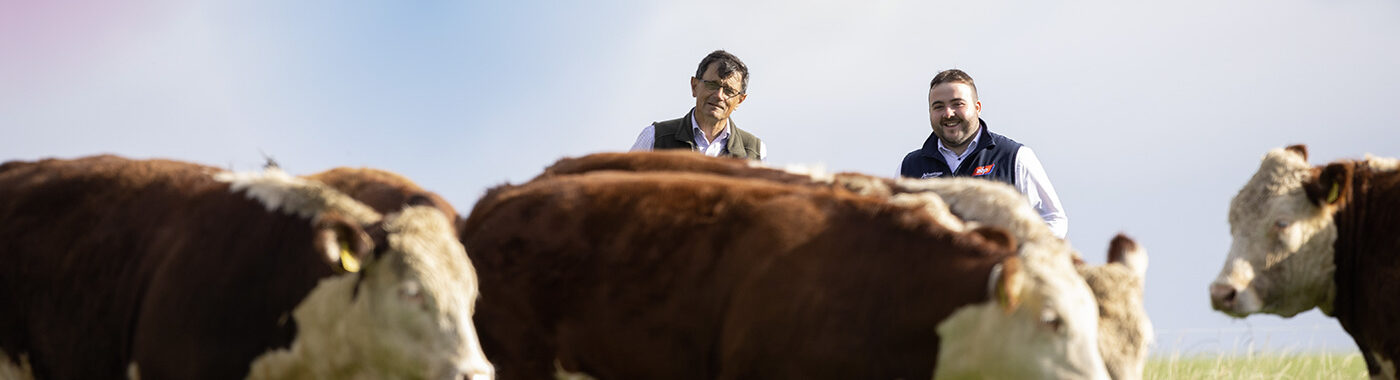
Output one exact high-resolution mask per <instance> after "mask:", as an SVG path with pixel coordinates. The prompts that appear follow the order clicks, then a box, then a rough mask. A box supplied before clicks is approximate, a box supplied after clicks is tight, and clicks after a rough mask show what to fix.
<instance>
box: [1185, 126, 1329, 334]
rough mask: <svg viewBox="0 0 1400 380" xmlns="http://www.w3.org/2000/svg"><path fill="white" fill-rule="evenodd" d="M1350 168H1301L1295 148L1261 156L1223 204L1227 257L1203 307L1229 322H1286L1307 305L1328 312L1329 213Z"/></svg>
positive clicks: (1301, 151)
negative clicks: (1270, 317) (1261, 317)
mask: <svg viewBox="0 0 1400 380" xmlns="http://www.w3.org/2000/svg"><path fill="white" fill-rule="evenodd" d="M1350 177H1351V169H1350V167H1349V166H1347V165H1343V164H1334V165H1329V166H1328V167H1326V168H1323V169H1321V170H1318V169H1315V168H1313V167H1311V166H1309V165H1308V161H1307V149H1306V148H1305V147H1303V146H1302V145H1295V146H1291V147H1288V148H1285V149H1274V150H1271V151H1269V153H1268V154H1266V155H1265V156H1264V160H1263V163H1261V164H1260V165H1259V171H1258V172H1257V173H1255V174H1254V177H1253V178H1250V179H1249V182H1248V183H1246V184H1245V185H1244V188H1243V189H1240V192H1239V194H1237V195H1235V198H1234V200H1232V201H1231V202H1230V235H1231V237H1233V239H1234V241H1233V242H1232V243H1231V244H1230V253H1229V255H1228V256H1227V257H1226V258H1225V267H1224V268H1223V269H1222V270H1221V271H1220V275H1219V276H1218V277H1216V279H1215V281H1214V282H1212V283H1211V285H1210V298H1211V306H1212V307H1214V308H1215V310H1219V311H1221V312H1224V313H1225V314H1229V315H1231V316H1234V317H1244V316H1246V315H1249V314H1254V313H1269V314H1277V315H1280V316H1284V317H1291V316H1293V315H1295V314H1298V313H1300V312H1303V311H1307V310H1308V309H1311V308H1313V307H1319V308H1321V309H1322V311H1323V312H1325V313H1328V314H1331V309H1332V300H1333V297H1334V296H1335V292H1336V289H1335V287H1334V285H1333V281H1332V278H1333V273H1334V272H1335V270H1336V267H1335V264H1334V263H1333V261H1332V258H1333V256H1334V250H1335V248H1334V247H1333V243H1334V242H1335V241H1336V240H1337V227H1336V225H1335V224H1334V223H1333V220H1332V215H1333V213H1335V212H1336V209H1337V207H1339V206H1340V205H1342V204H1344V203H1345V202H1346V194H1347V193H1348V192H1349V191H1348V190H1349V189H1348V188H1347V187H1348V186H1349V184H1350V183H1351V181H1350Z"/></svg>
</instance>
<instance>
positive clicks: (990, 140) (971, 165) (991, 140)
mask: <svg viewBox="0 0 1400 380" xmlns="http://www.w3.org/2000/svg"><path fill="white" fill-rule="evenodd" d="M977 123H978V128H977V134H978V138H977V146H973V147H969V148H968V149H972V153H971V154H969V155H968V156H967V158H966V159H963V162H962V164H961V165H958V167H957V168H956V169H954V168H949V167H948V162H947V161H944V160H943V154H942V153H939V152H938V135H935V134H933V133H929V135H928V139H927V140H924V147H923V148H919V149H917V150H915V151H913V152H909V154H906V155H904V163H903V165H900V171H899V175H901V176H904V177H909V178H934V177H977V178H985V179H990V180H994V181H1001V182H1005V183H1007V184H1010V185H1013V186H1014V185H1016V153H1017V152H1020V151H1021V143H1018V142H1016V141H1015V140H1012V139H1010V138H1007V137H1006V136H1002V135H998V134H995V133H992V131H989V130H987V122H985V121H982V119H981V118H978V119H977Z"/></svg>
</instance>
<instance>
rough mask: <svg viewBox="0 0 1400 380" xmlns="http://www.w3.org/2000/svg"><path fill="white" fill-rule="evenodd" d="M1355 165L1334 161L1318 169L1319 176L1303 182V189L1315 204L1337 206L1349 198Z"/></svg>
mask: <svg viewBox="0 0 1400 380" xmlns="http://www.w3.org/2000/svg"><path fill="white" fill-rule="evenodd" d="M1353 170H1354V166H1353V165H1352V164H1351V163H1342V162H1334V163H1331V164H1327V166H1326V167H1324V168H1322V170H1321V171H1318V174H1317V177H1316V178H1313V179H1309V180H1308V181H1305V182H1303V191H1304V192H1306V193H1307V195H1308V200H1310V201H1312V202H1313V204H1316V205H1318V206H1319V207H1322V206H1337V205H1341V204H1343V203H1344V202H1346V200H1347V196H1348V194H1350V193H1351V177H1352V171H1353Z"/></svg>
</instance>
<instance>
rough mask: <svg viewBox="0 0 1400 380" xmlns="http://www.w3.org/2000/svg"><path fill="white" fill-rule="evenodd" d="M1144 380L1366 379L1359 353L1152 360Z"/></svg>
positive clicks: (1211, 356) (1189, 357) (1156, 358)
mask: <svg viewBox="0 0 1400 380" xmlns="http://www.w3.org/2000/svg"><path fill="white" fill-rule="evenodd" d="M1143 378H1144V379H1366V378H1368V377H1367V374H1366V361H1365V360H1363V359H1361V354H1358V353H1345V354H1342V353H1332V354H1328V353H1316V354H1290V353H1279V354H1249V355H1235V356H1213V355H1194V356H1191V355H1188V356H1180V355H1171V356H1165V357H1149V358H1148V359H1147V368H1146V369H1144V370H1143Z"/></svg>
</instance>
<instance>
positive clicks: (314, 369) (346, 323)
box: [0, 156, 492, 380]
mask: <svg viewBox="0 0 1400 380" xmlns="http://www.w3.org/2000/svg"><path fill="white" fill-rule="evenodd" d="M408 203H409V205H407V206H403V207H400V208H398V209H397V210H394V211H393V212H391V213H388V214H384V215H381V214H380V213H378V212H376V211H374V210H372V209H371V208H369V207H367V206H365V205H364V204H362V203H360V202H358V201H356V200H354V199H352V198H351V197H349V196H346V195H345V194H343V193H341V192H339V191H336V190H334V189H332V188H330V187H328V186H326V185H324V184H321V183H319V182H315V181H309V180H305V179H300V178H295V177H292V176H289V175H287V174H285V173H282V172H281V171H280V170H275V169H272V170H268V171H266V172H263V173H230V172H225V171H222V170H219V169H216V168H212V167H206V166H200V165H194V164H188V163H181V162H174V161H165V160H144V161H135V160H128V159H123V158H119V157H115V156H96V157H89V158H83V159H75V160H43V161H38V162H8V163H5V164H4V165H3V166H0V242H3V243H0V244H3V247H4V248H3V249H0V262H3V263H4V265H0V310H4V312H3V313H0V350H3V353H4V355H5V356H4V357H0V374H7V375H14V376H17V377H21V378H25V377H28V378H38V379H93V378H116V377H121V376H126V377H128V378H132V379H135V378H141V379H147V380H149V379H234V378H252V379H279V378H347V379H370V378H374V379H380V378H386V379H387V378H419V379H457V378H463V377H470V378H472V379H479V378H490V377H491V376H492V368H491V366H490V364H489V363H488V362H487V361H486V358H485V356H484V354H483V353H482V352H481V350H480V346H479V343H478V342H477V339H476V336H475V329H474V328H473V327H472V324H471V317H472V313H473V307H474V306H473V303H474V299H475V297H476V290H477V289H476V278H475V275H474V270H473V268H472V266H471V263H470V262H469V261H468V260H467V258H466V253H465V252H464V251H463V248H462V246H461V244H460V242H459V241H457V239H456V235H455V230H454V227H453V226H452V224H451V223H450V222H449V219H448V218H447V217H445V216H444V213H443V212H439V211H438V209H436V208H433V207H424V206H419V205H418V204H421V203H431V202H428V201H423V200H413V201H410V202H408Z"/></svg>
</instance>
